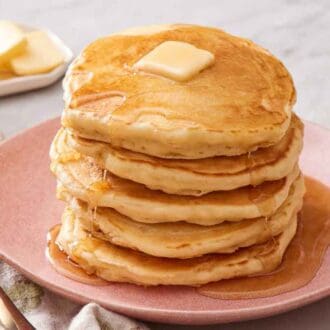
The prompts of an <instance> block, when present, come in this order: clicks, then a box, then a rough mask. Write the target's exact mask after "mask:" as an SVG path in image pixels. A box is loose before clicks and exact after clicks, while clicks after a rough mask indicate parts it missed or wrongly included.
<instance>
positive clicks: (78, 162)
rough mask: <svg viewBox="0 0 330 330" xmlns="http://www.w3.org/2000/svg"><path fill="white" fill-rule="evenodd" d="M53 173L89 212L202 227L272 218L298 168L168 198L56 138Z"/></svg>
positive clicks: (151, 221)
mask: <svg viewBox="0 0 330 330" xmlns="http://www.w3.org/2000/svg"><path fill="white" fill-rule="evenodd" d="M50 157H51V160H52V163H51V170H52V171H53V173H54V174H55V176H56V177H57V179H58V181H59V182H60V183H61V184H62V185H63V186H64V187H65V189H66V190H67V191H68V192H69V193H70V194H71V195H72V196H73V197H76V198H79V199H81V200H83V201H85V202H87V203H88V204H90V206H92V207H93V206H104V207H111V208H114V209H115V210H117V211H118V212H119V213H121V214H124V215H126V216H128V217H129V218H132V219H134V220H136V221H138V222H146V223H160V222H177V221H186V222H190V223H195V224H200V225H204V226H209V225H214V224H219V223H221V222H223V221H239V220H242V219H251V218H257V217H260V216H270V215H272V214H273V213H274V212H275V211H276V210H277V209H278V207H279V206H280V205H281V204H282V203H283V202H284V200H285V199H286V198H287V196H288V193H289V189H290V186H291V184H292V182H293V181H294V180H295V179H296V178H297V176H298V175H299V172H300V171H299V168H298V166H297V165H296V166H295V167H294V169H293V171H292V172H291V173H290V174H289V175H288V176H287V177H285V178H283V179H280V180H277V181H266V182H264V183H262V184H260V185H258V186H256V187H253V186H247V187H243V188H239V189H235V190H230V191H218V192H212V193H209V194H207V195H203V196H200V197H195V196H180V195H169V194H166V193H163V192H161V191H158V190H150V189H148V188H146V187H145V186H144V185H141V184H138V183H135V182H133V181H129V180H126V179H122V178H119V177H117V176H115V175H113V174H111V173H109V172H107V171H104V170H102V169H101V168H100V167H98V166H97V164H96V163H95V161H94V159H93V158H91V157H86V156H83V155H81V154H79V153H78V152H76V151H74V150H73V149H72V148H70V147H69V146H68V145H66V144H65V143H63V141H62V140H61V139H59V136H58V135H57V136H56V137H55V139H54V141H53V143H52V146H51V150H50Z"/></svg>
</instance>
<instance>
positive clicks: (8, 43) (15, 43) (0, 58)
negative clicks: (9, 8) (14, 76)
mask: <svg viewBox="0 0 330 330" xmlns="http://www.w3.org/2000/svg"><path fill="white" fill-rule="evenodd" d="M25 46H26V38H25V36H24V33H23V31H22V30H21V29H20V28H19V27H18V26H16V25H15V24H14V23H12V22H9V21H0V62H1V65H0V67H2V64H3V63H5V62H8V61H10V60H11V59H12V58H13V57H15V56H16V55H18V54H20V53H22V52H23V51H24V49H25Z"/></svg>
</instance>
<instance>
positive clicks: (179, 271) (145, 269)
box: [57, 208, 297, 286]
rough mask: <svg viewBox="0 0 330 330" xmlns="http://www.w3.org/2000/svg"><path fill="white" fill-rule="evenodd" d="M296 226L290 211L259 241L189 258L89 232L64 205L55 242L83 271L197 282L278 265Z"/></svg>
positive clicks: (149, 281) (136, 279)
mask: <svg viewBox="0 0 330 330" xmlns="http://www.w3.org/2000/svg"><path fill="white" fill-rule="evenodd" d="M296 229H297V216H296V214H295V215H294V216H293V217H292V219H291V223H290V224H289V226H288V227H287V228H286V229H285V230H284V232H283V233H282V234H280V235H279V236H277V237H275V238H274V239H273V240H270V241H268V242H266V243H264V244H260V245H254V246H252V247H249V248H244V249H240V250H238V251H237V252H235V253H232V254H225V255H224V254H209V255H205V256H202V257H197V258H190V259H170V258H158V257H153V256H150V255H147V254H144V253H141V252H138V251H133V250H130V249H127V248H123V247H119V246H116V245H113V244H111V243H109V242H106V241H104V240H101V239H98V238H95V237H92V236H91V235H89V233H88V231H86V230H84V229H83V228H82V227H81V226H80V225H79V222H78V221H77V219H76V218H75V216H74V213H73V212H72V211H71V210H70V208H67V209H66V210H65V212H64V214H63V217H62V226H61V230H60V233H59V236H58V237H57V244H58V245H59V246H60V247H61V248H62V249H63V250H64V251H65V252H66V253H67V255H68V256H69V257H70V258H71V259H72V260H73V261H75V262H76V263H77V264H78V265H79V266H81V267H82V268H83V269H85V270H86V272H87V273H90V274H96V275H98V276H99V277H101V278H103V279H105V280H107V281H114V282H129V283H135V284H141V285H160V284H164V285H189V286H198V285H201V284H205V283H209V282H214V281H219V280H223V279H229V278H234V277H239V276H248V275H255V274H261V273H265V272H270V271H272V270H274V269H275V268H276V267H277V266H278V265H279V264H280V262H281V260H282V257H283V254H284V252H285V250H286V248H287V246H288V245H289V243H290V241H291V240H292V238H293V237H294V234H295V233H296Z"/></svg>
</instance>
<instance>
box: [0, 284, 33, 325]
mask: <svg viewBox="0 0 330 330" xmlns="http://www.w3.org/2000/svg"><path fill="white" fill-rule="evenodd" d="M1 323H2V325H3V326H4V327H5V329H10V330H11V329H18V330H34V329H35V328H34V327H33V326H32V325H31V323H29V321H28V320H27V319H26V318H25V316H24V315H23V314H22V313H21V312H20V311H19V310H18V308H17V307H16V306H15V304H14V303H13V302H12V301H11V300H10V298H9V297H8V296H7V294H6V293H5V291H4V290H3V289H2V288H1V287H0V329H1Z"/></svg>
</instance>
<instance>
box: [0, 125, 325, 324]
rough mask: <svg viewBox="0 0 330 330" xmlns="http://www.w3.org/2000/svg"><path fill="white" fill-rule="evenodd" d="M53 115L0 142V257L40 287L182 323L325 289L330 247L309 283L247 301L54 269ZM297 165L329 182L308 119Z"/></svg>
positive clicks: (288, 302) (320, 141)
mask: <svg viewBox="0 0 330 330" xmlns="http://www.w3.org/2000/svg"><path fill="white" fill-rule="evenodd" d="M59 125H60V123H59V119H54V120H50V121H48V122H46V123H43V124H41V125H39V126H37V127H35V128H33V129H30V130H28V131H26V132H24V133H22V134H19V135H18V136H16V137H14V138H12V139H11V140H8V141H6V142H4V143H2V145H0V228H1V229H0V257H1V258H2V259H3V260H5V261H6V262H8V263H10V264H12V265H13V266H15V267H16V268H18V269H19V270H20V271H21V272H22V273H24V274H25V275H26V276H27V277H29V278H31V279H32V280H34V281H35V282H38V283H39V284H41V285H42V286H45V287H47V288H49V289H50V290H52V291H55V292H57V293H58V294H61V295H63V296H66V297H68V298H70V299H72V300H75V301H77V302H81V303H86V302H89V301H95V302H97V303H99V304H101V305H103V306H105V307H106V308H109V309H111V310H114V311H117V312H119V313H123V314H126V315H129V316H132V317H136V318H140V319H144V320H149V321H157V322H165V323H181V324H212V323H222V322H231V321H237V320H240V321H242V320H247V319H253V318H260V317H265V316H269V315H273V314H277V313H280V312H284V311H288V310H290V309H293V308H296V307H299V306H302V305H305V304H308V303H311V302H313V301H316V300H318V299H320V298H322V297H326V296H328V295H329V293H330V280H329V279H330V249H329V250H328V252H327V254H326V257H325V259H324V262H323V265H322V267H321V268H320V270H319V272H318V274H317V276H316V277H315V278H314V279H313V281H311V282H310V283H309V284H308V285H306V286H304V287H303V288H300V289H298V290H295V291H292V292H288V293H284V294H281V295H278V296H274V297H269V298H261V299H251V300H219V299H212V298H208V297H204V296H201V295H199V294H198V293H196V291H195V290H194V289H193V288H186V287H168V286H167V287H166V286H160V287H154V288H144V287H139V286H135V285H128V284H109V285H108V286H104V287H95V286H89V285H85V284H81V283H78V282H74V281H72V280H70V279H68V278H66V277H63V276H61V275H59V274H58V273H56V272H55V271H54V269H53V268H52V267H51V266H50V264H49V263H48V262H47V260H46V257H45V246H46V233H47V231H48V229H49V228H50V227H52V226H53V225H54V224H56V223H58V222H59V221H60V215H61V212H62V210H63V207H64V205H63V204H62V203H61V202H59V201H57V200H56V199H55V178H54V177H53V176H52V175H51V173H50V171H49V159H48V149H49V144H50V142H51V140H52V138H53V136H54V134H55V132H56V130H57V129H58V128H59ZM305 132H306V134H305V148H304V152H303V154H302V158H301V166H302V169H303V171H304V173H305V174H307V175H311V176H314V177H315V178H317V179H319V180H321V181H323V182H324V183H326V184H328V185H330V150H329V146H330V132H329V131H327V130H325V129H322V128H320V127H318V126H316V125H313V124H310V123H306V131H305Z"/></svg>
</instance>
